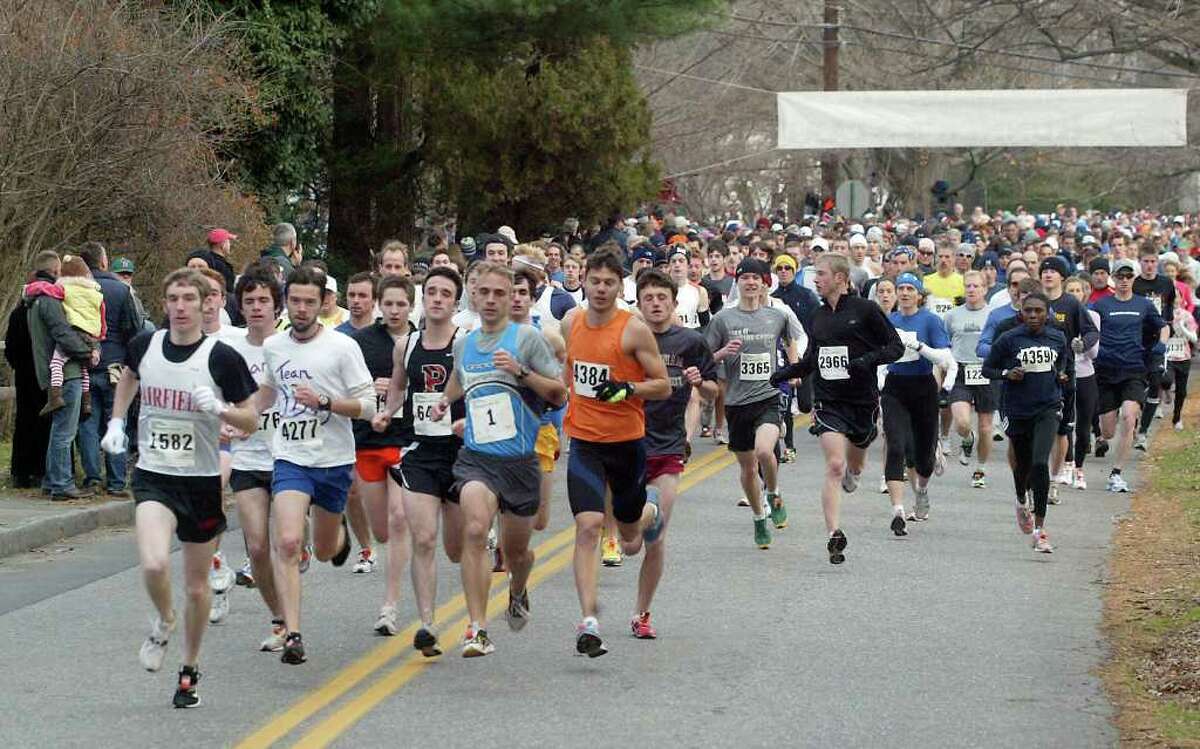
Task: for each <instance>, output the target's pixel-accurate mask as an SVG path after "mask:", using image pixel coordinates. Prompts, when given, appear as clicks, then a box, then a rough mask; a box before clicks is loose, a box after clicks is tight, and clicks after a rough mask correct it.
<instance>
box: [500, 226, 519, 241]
mask: <svg viewBox="0 0 1200 749" xmlns="http://www.w3.org/2000/svg"><path fill="white" fill-rule="evenodd" d="M496 234H498V235H499V236H501V237H503V238H504V241H505V242H508V244H509V245H510V246H511V245H516V244H520V242H518V241H517V233H516V232H515V231H513V228H512V227H511V226H501V227H500V228H499V229H497V230H496Z"/></svg>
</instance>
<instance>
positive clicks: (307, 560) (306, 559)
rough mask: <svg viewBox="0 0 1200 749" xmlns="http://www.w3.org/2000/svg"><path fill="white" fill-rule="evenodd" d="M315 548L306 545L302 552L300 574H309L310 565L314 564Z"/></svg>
mask: <svg viewBox="0 0 1200 749" xmlns="http://www.w3.org/2000/svg"><path fill="white" fill-rule="evenodd" d="M312 558H313V547H312V544H304V548H303V549H301V550H300V574H301V575H303V574H304V573H305V572H308V568H309V565H311V564H312Z"/></svg>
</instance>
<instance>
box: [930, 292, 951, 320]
mask: <svg viewBox="0 0 1200 749" xmlns="http://www.w3.org/2000/svg"><path fill="white" fill-rule="evenodd" d="M927 306H928V307H929V311H930V312H932V313H933V314H935V315H937V316H938V317H945V316H946V313H947V312H949V311H950V310H952V309H954V300H953V299H946V298H945V297H940V296H931V297H929V302H928V305H927Z"/></svg>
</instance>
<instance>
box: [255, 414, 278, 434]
mask: <svg viewBox="0 0 1200 749" xmlns="http://www.w3.org/2000/svg"><path fill="white" fill-rule="evenodd" d="M278 428H279V412H278V411H276V410H274V409H272V410H270V411H263V412H262V413H261V414H259V416H258V431H260V432H262V433H263V436H264V437H265V438H266V439H268V440H269V439H271V438H272V437H274V436H275V430H276V429H278Z"/></svg>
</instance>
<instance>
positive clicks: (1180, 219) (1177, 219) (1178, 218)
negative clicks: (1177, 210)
mask: <svg viewBox="0 0 1200 749" xmlns="http://www.w3.org/2000/svg"><path fill="white" fill-rule="evenodd" d="M1171 223H1173V224H1186V223H1187V222H1186V221H1184V220H1183V216H1176V217H1175V218H1174V220H1172V221H1171Z"/></svg>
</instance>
